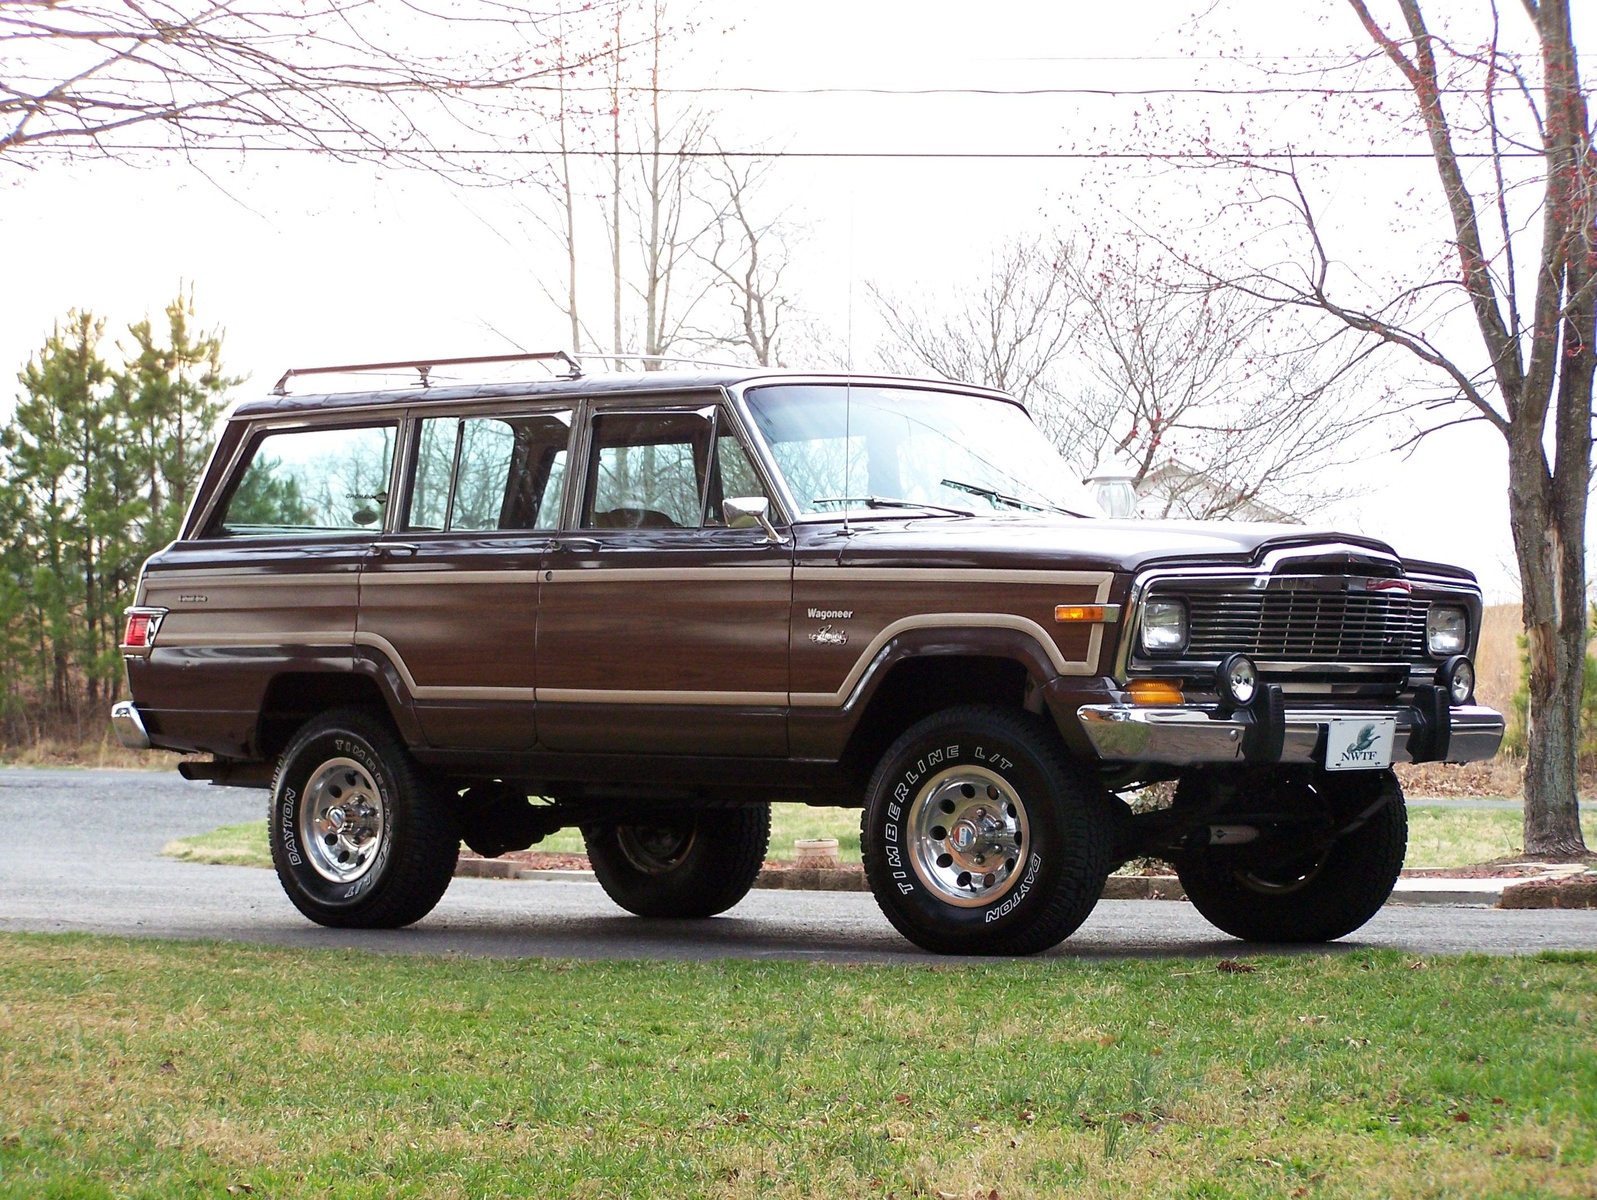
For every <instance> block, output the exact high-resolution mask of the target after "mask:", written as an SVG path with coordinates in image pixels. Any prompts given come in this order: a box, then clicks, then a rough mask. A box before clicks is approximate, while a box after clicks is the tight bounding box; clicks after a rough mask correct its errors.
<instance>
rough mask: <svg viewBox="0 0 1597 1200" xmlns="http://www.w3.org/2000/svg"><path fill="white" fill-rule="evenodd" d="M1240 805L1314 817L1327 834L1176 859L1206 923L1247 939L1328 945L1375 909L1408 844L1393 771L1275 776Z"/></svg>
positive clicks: (1400, 790)
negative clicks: (1271, 847)
mask: <svg viewBox="0 0 1597 1200" xmlns="http://www.w3.org/2000/svg"><path fill="white" fill-rule="evenodd" d="M1181 799H1182V797H1181V796H1180V794H1179V793H1178V794H1177V803H1178V804H1179V803H1180V802H1181ZM1248 802H1249V804H1250V806H1251V805H1252V804H1257V805H1258V806H1259V807H1261V808H1264V809H1266V810H1273V811H1282V812H1287V813H1292V814H1297V815H1300V816H1305V817H1311V818H1315V819H1318V820H1319V821H1320V822H1321V823H1322V825H1323V826H1324V828H1325V829H1326V830H1327V833H1328V834H1330V835H1335V836H1332V837H1325V836H1322V837H1321V838H1318V839H1315V840H1312V841H1309V842H1308V843H1307V844H1305V845H1300V846H1297V847H1283V848H1282V849H1280V850H1278V851H1276V852H1273V853H1270V854H1264V853H1260V852H1257V851H1250V847H1248V846H1246V845H1242V846H1238V847H1236V848H1235V849H1233V848H1230V847H1223V846H1204V847H1201V848H1199V849H1196V850H1191V851H1188V852H1186V853H1185V854H1183V855H1181V856H1179V857H1178V858H1177V860H1176V873H1177V874H1178V875H1179V876H1180V878H1181V886H1182V887H1183V888H1184V889H1186V893H1187V897H1188V899H1190V900H1191V901H1192V904H1193V907H1194V908H1196V909H1197V910H1198V911H1199V912H1200V913H1202V914H1203V915H1204V917H1205V918H1207V919H1208V920H1209V922H1210V923H1211V924H1213V925H1216V926H1218V927H1219V928H1220V929H1223V930H1225V932H1227V933H1229V934H1231V935H1232V936H1233V937H1239V938H1243V939H1244V940H1246V941H1250V942H1328V941H1333V940H1335V939H1336V938H1339V937H1345V936H1346V935H1347V934H1350V933H1352V932H1353V931H1354V930H1355V929H1358V928H1359V927H1360V926H1362V925H1363V924H1364V923H1365V922H1366V921H1368V920H1369V919H1370V918H1371V917H1373V916H1374V915H1375V914H1376V913H1377V912H1379V911H1380V910H1381V906H1382V905H1383V904H1385V903H1386V901H1387V898H1388V897H1389V896H1391V894H1392V888H1393V887H1394V886H1395V885H1396V883H1397V878H1398V875H1399V874H1400V873H1401V871H1402V869H1403V856H1404V854H1405V853H1406V852H1407V849H1408V810H1407V809H1406V808H1405V807H1404V804H1403V788H1402V785H1401V784H1399V783H1398V781H1397V776H1396V775H1394V774H1393V773H1392V772H1391V771H1379V772H1376V771H1360V772H1356V773H1355V772H1348V773H1347V774H1344V775H1341V776H1336V775H1331V774H1325V773H1320V774H1316V775H1314V776H1310V777H1305V778H1297V777H1293V778H1289V779H1282V780H1280V781H1278V782H1276V783H1275V784H1273V785H1272V786H1271V787H1269V788H1268V789H1267V790H1266V791H1265V792H1264V794H1262V795H1254V796H1249V797H1248Z"/></svg>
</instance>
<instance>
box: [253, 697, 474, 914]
mask: <svg viewBox="0 0 1597 1200" xmlns="http://www.w3.org/2000/svg"><path fill="white" fill-rule="evenodd" d="M266 830H267V836H268V839H269V841H270V842H271V847H272V863H273V865H274V866H275V867H276V868H277V878H278V880H279V881H280V882H281V883H282V885H283V890H284V891H285V892H287V893H288V898H289V899H290V900H291V901H293V902H294V907H295V908H297V909H299V911H300V912H302V913H304V914H305V915H306V916H307V917H309V918H310V919H311V920H312V921H315V922H316V923H317V924H318V925H330V926H336V927H340V928H348V929H397V928H399V927H400V926H402V925H409V924H411V923H412V922H413V921H419V920H421V919H422V918H423V917H425V916H426V915H427V914H428V913H430V912H431V911H432V910H433V906H434V905H436V904H437V903H438V901H439V899H440V898H441V897H442V896H443V894H444V891H445V889H447V888H448V887H449V881H450V878H451V877H452V876H453V875H454V871H455V860H456V858H457V857H458V856H459V853H460V831H459V828H458V826H457V824H456V822H455V819H454V815H453V813H452V812H451V810H450V809H449V808H448V807H447V806H446V805H445V803H444V799H443V797H442V796H441V795H440V794H439V793H438V791H437V790H436V789H435V788H434V787H433V786H432V785H431V784H429V783H428V781H427V780H426V778H425V777H423V775H422V774H421V772H420V770H419V769H418V768H417V766H416V764H415V762H414V760H412V759H411V757H410V755H409V754H408V753H407V752H406V750H405V748H404V746H403V745H401V744H400V741H399V739H398V738H397V737H395V736H394V734H393V732H392V731H391V730H390V729H389V727H388V726H387V724H386V723H385V722H383V721H382V720H380V719H379V718H377V717H376V716H374V715H373V714H371V713H368V712H366V711H364V710H361V709H344V710H340V711H337V712H329V713H324V714H323V715H322V716H319V717H316V718H314V719H313V720H311V721H309V722H307V723H306V724H305V725H304V726H303V727H302V728H301V729H300V731H299V732H298V733H296V734H295V735H294V737H293V740H291V741H290V742H289V744H288V747H287V749H285V750H284V751H283V753H282V756H281V757H280V758H279V759H278V762H277V770H276V773H275V774H274V776H273V779H272V800H271V808H270V809H269V810H268V813H267V821H266Z"/></svg>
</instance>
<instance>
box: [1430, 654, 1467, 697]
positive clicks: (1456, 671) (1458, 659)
mask: <svg viewBox="0 0 1597 1200" xmlns="http://www.w3.org/2000/svg"><path fill="white" fill-rule="evenodd" d="M1436 682H1437V683H1438V684H1440V685H1441V686H1442V688H1443V689H1444V690H1446V692H1447V698H1448V699H1449V700H1450V701H1452V702H1453V703H1454V704H1468V703H1469V702H1470V698H1471V697H1472V696H1474V695H1475V666H1474V664H1473V663H1471V662H1470V660H1469V659H1468V658H1466V657H1465V656H1464V655H1462V654H1455V655H1454V656H1453V657H1452V658H1450V659H1448V660H1447V661H1446V662H1445V663H1443V664H1442V669H1441V670H1440V671H1438V672H1437V673H1436Z"/></svg>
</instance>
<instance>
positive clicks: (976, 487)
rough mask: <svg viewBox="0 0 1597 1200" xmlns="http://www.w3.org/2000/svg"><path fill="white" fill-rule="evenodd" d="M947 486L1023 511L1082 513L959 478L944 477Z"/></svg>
mask: <svg viewBox="0 0 1597 1200" xmlns="http://www.w3.org/2000/svg"><path fill="white" fill-rule="evenodd" d="M941 482H942V485H943V486H944V487H945V488H953V489H954V490H955V491H956V492H969V493H970V494H971V495H972V496H980V497H982V499H984V500H992V501H994V502H995V503H998V504H1007V505H1009V507H1010V508H1018V509H1020V510H1021V511H1022V512H1044V511H1046V512H1056V513H1063V514H1064V515H1065V516H1067V517H1079V516H1082V514H1081V513H1078V512H1071V511H1070V509H1068V508H1061V507H1059V505H1057V504H1032V503H1031V502H1029V501H1026V500H1022V499H1021V498H1020V497H1019V496H1009V495H1006V494H1005V493H1003V492H1000V491H998V490H997V489H996V488H990V487H982V486H981V485H980V484H976V483H962V482H961V481H959V480H958V479H944V480H942V481H941Z"/></svg>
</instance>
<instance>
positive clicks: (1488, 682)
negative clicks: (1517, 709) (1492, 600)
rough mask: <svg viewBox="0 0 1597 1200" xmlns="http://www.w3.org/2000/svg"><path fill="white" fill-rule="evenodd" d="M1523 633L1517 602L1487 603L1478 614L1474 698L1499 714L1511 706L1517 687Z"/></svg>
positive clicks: (1506, 711)
mask: <svg viewBox="0 0 1597 1200" xmlns="http://www.w3.org/2000/svg"><path fill="white" fill-rule="evenodd" d="M1524 632H1525V626H1524V624H1523V623H1522V622H1521V619H1520V608H1519V605H1517V604H1489V605H1487V606H1486V609H1485V611H1484V612H1483V613H1482V614H1481V638H1480V644H1479V645H1478V646H1477V647H1476V651H1475V697H1476V699H1478V700H1479V701H1480V702H1481V703H1482V704H1484V705H1486V706H1487V707H1488V708H1495V709H1496V710H1497V711H1498V712H1500V713H1508V712H1510V711H1511V710H1512V709H1513V707H1514V693H1515V692H1517V691H1518V690H1519V636H1520V634H1522V633H1524Z"/></svg>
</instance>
